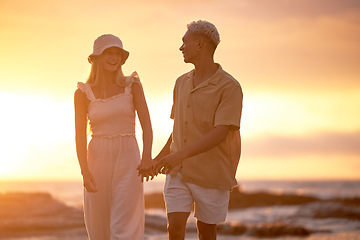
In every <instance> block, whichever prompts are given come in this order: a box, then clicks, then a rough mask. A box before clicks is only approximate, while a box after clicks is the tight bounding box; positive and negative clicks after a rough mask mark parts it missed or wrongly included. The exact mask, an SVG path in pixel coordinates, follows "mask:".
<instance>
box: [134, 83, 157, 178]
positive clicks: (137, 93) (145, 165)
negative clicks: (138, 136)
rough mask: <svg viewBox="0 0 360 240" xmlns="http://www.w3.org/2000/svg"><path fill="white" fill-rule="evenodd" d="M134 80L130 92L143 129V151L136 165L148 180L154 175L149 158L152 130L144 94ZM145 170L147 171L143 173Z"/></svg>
mask: <svg viewBox="0 0 360 240" xmlns="http://www.w3.org/2000/svg"><path fill="white" fill-rule="evenodd" d="M137 81H138V80H135V82H134V83H133V84H132V86H131V92H132V95H133V96H134V105H135V109H136V111H137V114H138V117H139V121H140V124H141V128H142V131H143V135H142V136H143V152H142V158H141V164H140V166H139V167H138V169H139V173H140V174H142V173H144V174H142V175H143V176H144V177H146V181H148V180H149V176H151V177H152V178H153V177H154V171H153V165H154V164H153V161H152V158H151V151H152V144H153V131H152V126H151V120H150V114H149V109H148V106H147V103H146V99H145V94H144V91H143V88H142V86H141V84H140V82H137ZM144 171H146V172H147V173H145V172H144Z"/></svg>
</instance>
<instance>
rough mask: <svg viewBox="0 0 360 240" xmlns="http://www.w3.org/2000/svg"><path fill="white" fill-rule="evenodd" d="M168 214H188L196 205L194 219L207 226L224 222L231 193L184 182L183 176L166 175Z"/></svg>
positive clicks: (165, 190) (165, 188) (165, 189)
mask: <svg viewBox="0 0 360 240" xmlns="http://www.w3.org/2000/svg"><path fill="white" fill-rule="evenodd" d="M164 196H165V203H166V212H167V213H173V212H188V213H190V212H191V210H192V205H193V203H194V205H195V208H194V211H195V212H194V217H195V218H197V219H198V220H199V221H201V222H204V223H207V224H218V223H221V222H224V221H225V219H226V214H227V211H228V205H229V197H230V192H229V191H228V190H219V189H215V188H204V187H200V186H198V185H196V184H192V183H188V182H183V181H182V175H181V174H180V173H177V174H176V175H173V176H171V175H170V174H168V175H166V181H165V186H164Z"/></svg>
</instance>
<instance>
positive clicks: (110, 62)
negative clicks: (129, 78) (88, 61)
mask: <svg viewBox="0 0 360 240" xmlns="http://www.w3.org/2000/svg"><path fill="white" fill-rule="evenodd" d="M121 61H122V54H121V50H120V48H118V47H111V48H108V49H105V50H104V52H103V53H102V54H101V62H102V65H103V67H104V70H105V71H107V72H115V71H116V70H117V69H118V68H119V66H120V65H121Z"/></svg>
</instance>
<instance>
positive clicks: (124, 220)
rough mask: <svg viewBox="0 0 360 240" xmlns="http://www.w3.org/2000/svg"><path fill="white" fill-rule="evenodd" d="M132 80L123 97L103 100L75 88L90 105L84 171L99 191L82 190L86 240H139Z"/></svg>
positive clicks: (84, 88)
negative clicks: (90, 132) (89, 175)
mask: <svg viewBox="0 0 360 240" xmlns="http://www.w3.org/2000/svg"><path fill="white" fill-rule="evenodd" d="M133 76H134V75H132V76H131V77H127V78H126V81H127V83H128V85H127V86H126V87H125V92H124V93H121V94H118V95H116V96H113V97H110V98H108V99H96V98H95V95H94V93H93V92H92V89H91V87H90V86H89V85H87V84H85V83H81V82H79V83H78V88H80V90H81V91H83V92H84V93H85V94H86V96H87V98H88V99H89V100H90V103H89V107H88V118H89V120H90V126H91V129H92V139H91V141H90V142H89V145H88V166H89V169H90V171H91V173H92V174H93V176H94V178H95V182H96V187H97V190H98V191H97V192H95V193H90V192H87V191H86V190H84V213H85V214H84V215H85V224H86V229H87V232H88V236H89V239H90V240H129V239H132V240H143V239H144V218H145V216H144V195H143V185H142V182H141V178H140V177H139V176H138V172H137V169H136V168H137V166H138V164H139V163H140V152H139V147H138V144H137V141H136V137H135V116H136V115H135V108H134V104H133V96H132V94H131V85H132V83H133V82H134V78H133Z"/></svg>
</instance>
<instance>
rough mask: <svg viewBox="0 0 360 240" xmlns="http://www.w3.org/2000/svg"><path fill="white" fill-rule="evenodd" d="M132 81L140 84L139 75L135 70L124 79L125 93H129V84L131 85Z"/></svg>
mask: <svg viewBox="0 0 360 240" xmlns="http://www.w3.org/2000/svg"><path fill="white" fill-rule="evenodd" d="M133 83H135V84H140V85H141V82H140V78H139V75H138V73H137V72H136V71H135V72H133V73H132V74H131V75H130V76H129V77H127V78H126V80H125V85H126V87H125V93H130V92H131V86H132V85H133Z"/></svg>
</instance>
